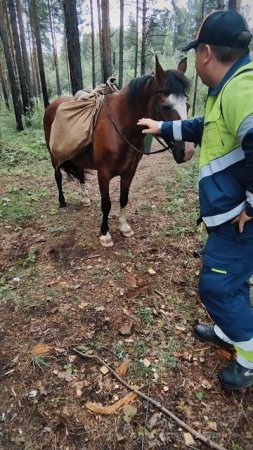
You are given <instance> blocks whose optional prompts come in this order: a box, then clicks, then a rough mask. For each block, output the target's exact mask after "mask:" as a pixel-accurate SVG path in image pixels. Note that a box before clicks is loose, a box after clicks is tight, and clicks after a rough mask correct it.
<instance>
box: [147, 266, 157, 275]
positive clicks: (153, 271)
mask: <svg viewBox="0 0 253 450" xmlns="http://www.w3.org/2000/svg"><path fill="white" fill-rule="evenodd" d="M148 274H149V275H151V276H152V275H156V271H155V270H154V269H152V267H150V268H149V269H148Z"/></svg>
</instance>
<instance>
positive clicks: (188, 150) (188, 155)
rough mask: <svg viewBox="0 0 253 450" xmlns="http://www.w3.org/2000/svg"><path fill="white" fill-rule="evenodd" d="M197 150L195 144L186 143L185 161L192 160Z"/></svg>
mask: <svg viewBox="0 0 253 450" xmlns="http://www.w3.org/2000/svg"><path fill="white" fill-rule="evenodd" d="M194 150H195V145H194V144H193V142H185V145H184V161H189V159H191V158H192V156H193V154H194Z"/></svg>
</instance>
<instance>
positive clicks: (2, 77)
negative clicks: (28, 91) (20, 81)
mask: <svg viewBox="0 0 253 450" xmlns="http://www.w3.org/2000/svg"><path fill="white" fill-rule="evenodd" d="M0 82H1V85H2V91H3V96H4V103H5V106H6V108H8V109H10V105H9V99H8V88H7V83H6V79H5V73H4V67H3V64H2V61H1V60H0Z"/></svg>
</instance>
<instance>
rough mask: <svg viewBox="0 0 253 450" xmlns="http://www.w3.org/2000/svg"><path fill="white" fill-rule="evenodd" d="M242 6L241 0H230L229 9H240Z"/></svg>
mask: <svg viewBox="0 0 253 450" xmlns="http://www.w3.org/2000/svg"><path fill="white" fill-rule="evenodd" d="M240 6H241V1H240V0H228V9H237V10H239V9H240Z"/></svg>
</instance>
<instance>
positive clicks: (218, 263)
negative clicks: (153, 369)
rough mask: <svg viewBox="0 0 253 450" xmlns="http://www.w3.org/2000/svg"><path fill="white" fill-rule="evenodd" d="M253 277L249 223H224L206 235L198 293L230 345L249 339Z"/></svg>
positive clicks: (252, 225)
mask: <svg viewBox="0 0 253 450" xmlns="http://www.w3.org/2000/svg"><path fill="white" fill-rule="evenodd" d="M252 274H253V220H251V221H249V222H247V223H246V224H245V225H244V231H243V233H240V232H239V229H238V224H231V223H228V222H226V223H224V224H222V225H220V226H218V227H215V228H214V229H212V230H211V231H210V234H209V236H208V241H207V244H206V246H205V250H204V257H203V268H202V270H201V273H200V282H199V293H200V298H201V301H202V303H203V304H204V305H205V307H206V309H207V311H208V313H209V314H210V316H211V318H212V320H213V321H214V323H215V324H216V325H218V326H219V327H220V329H221V330H222V331H223V333H225V335H226V336H228V337H229V338H230V339H231V340H232V341H234V342H241V341H249V340H251V339H252V338H253V312H252V309H251V305H250V285H249V279H250V277H251V276H252Z"/></svg>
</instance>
